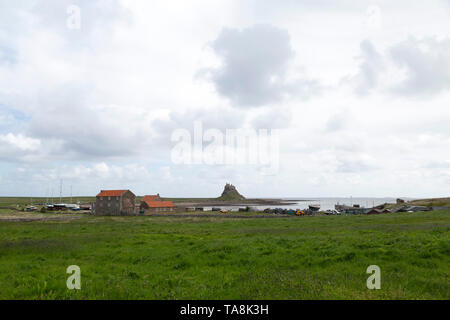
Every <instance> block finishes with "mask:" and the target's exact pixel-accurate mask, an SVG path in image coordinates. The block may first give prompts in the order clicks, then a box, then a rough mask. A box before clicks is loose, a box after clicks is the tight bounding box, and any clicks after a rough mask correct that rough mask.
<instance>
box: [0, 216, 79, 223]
mask: <svg viewBox="0 0 450 320" xmlns="http://www.w3.org/2000/svg"><path fill="white" fill-rule="evenodd" d="M81 218H82V216H76V217H49V218H30V217H2V218H0V222H35V221H68V220H77V219H81Z"/></svg>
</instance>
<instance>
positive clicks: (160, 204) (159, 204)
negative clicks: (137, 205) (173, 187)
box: [145, 201, 175, 208]
mask: <svg viewBox="0 0 450 320" xmlns="http://www.w3.org/2000/svg"><path fill="white" fill-rule="evenodd" d="M145 203H146V204H147V205H148V206H149V207H150V208H175V205H174V204H173V202H172V201H145Z"/></svg>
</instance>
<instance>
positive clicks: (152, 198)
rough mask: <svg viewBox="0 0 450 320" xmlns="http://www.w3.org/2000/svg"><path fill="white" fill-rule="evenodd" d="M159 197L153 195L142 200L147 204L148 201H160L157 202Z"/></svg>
mask: <svg viewBox="0 0 450 320" xmlns="http://www.w3.org/2000/svg"><path fill="white" fill-rule="evenodd" d="M158 197H159V196H158V195H151V196H144V197H143V198H142V201H144V202H147V201H158V200H156V199H157V198H158Z"/></svg>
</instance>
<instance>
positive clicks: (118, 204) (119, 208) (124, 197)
mask: <svg viewBox="0 0 450 320" xmlns="http://www.w3.org/2000/svg"><path fill="white" fill-rule="evenodd" d="M92 212H93V213H94V214H95V215H98V216H120V215H134V214H136V196H135V195H134V193H133V192H131V191H130V190H101V191H100V193H99V194H98V195H97V196H96V198H95V203H94V204H93V208H92Z"/></svg>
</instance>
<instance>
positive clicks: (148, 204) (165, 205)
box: [139, 194, 176, 214]
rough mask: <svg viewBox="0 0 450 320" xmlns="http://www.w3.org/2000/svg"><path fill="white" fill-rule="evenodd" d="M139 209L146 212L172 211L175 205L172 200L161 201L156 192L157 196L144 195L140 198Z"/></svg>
mask: <svg viewBox="0 0 450 320" xmlns="http://www.w3.org/2000/svg"><path fill="white" fill-rule="evenodd" d="M139 209H140V211H141V212H142V211H143V212H144V213H146V214H147V213H152V212H173V211H175V210H176V206H175V205H174V204H173V202H172V201H162V200H161V198H160V197H159V194H158V195H157V196H145V197H144V198H142V200H141V205H140V207H139Z"/></svg>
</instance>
